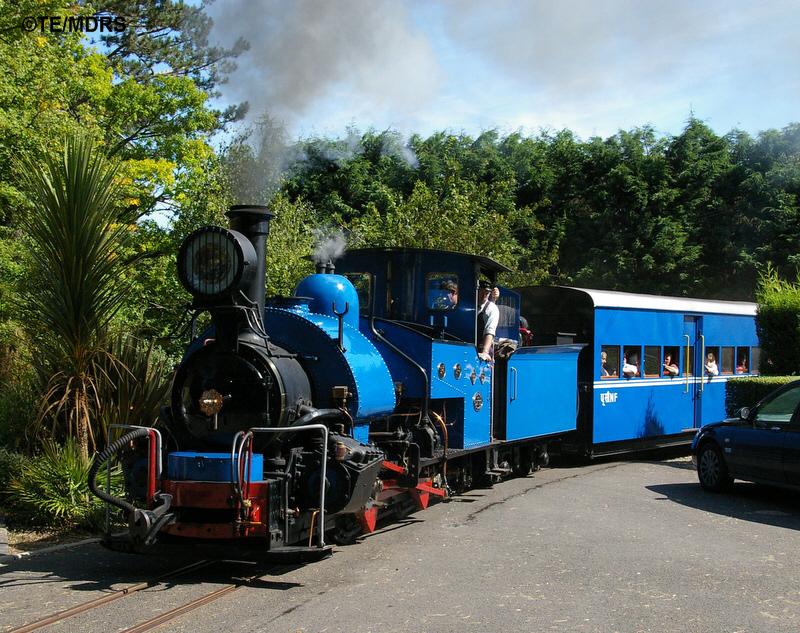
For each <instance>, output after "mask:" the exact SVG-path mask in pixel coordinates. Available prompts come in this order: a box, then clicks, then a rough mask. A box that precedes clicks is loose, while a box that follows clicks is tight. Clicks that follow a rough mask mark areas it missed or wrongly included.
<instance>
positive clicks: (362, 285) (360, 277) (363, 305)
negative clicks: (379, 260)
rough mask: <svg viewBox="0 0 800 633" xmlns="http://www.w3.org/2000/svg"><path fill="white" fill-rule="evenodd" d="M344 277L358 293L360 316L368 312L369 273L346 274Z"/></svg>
mask: <svg viewBox="0 0 800 633" xmlns="http://www.w3.org/2000/svg"><path fill="white" fill-rule="evenodd" d="M345 277H346V278H347V280H348V281H349V282H350V283H351V284H353V286H354V287H355V289H356V292H357V293H358V308H359V310H360V311H361V313H362V314H367V313H368V312H369V303H370V297H369V288H370V281H371V279H372V277H371V275H370V274H369V273H346V274H345Z"/></svg>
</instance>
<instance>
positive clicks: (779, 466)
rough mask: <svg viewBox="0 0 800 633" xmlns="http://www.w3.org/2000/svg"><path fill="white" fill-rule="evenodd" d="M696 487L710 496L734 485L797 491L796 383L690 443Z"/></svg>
mask: <svg viewBox="0 0 800 633" xmlns="http://www.w3.org/2000/svg"><path fill="white" fill-rule="evenodd" d="M692 462H693V463H694V466H695V468H696V469H697V476H698V478H699V479H700V485H701V486H702V487H703V488H704V489H706V490H710V491H712V492H721V491H724V490H726V489H728V488H729V487H730V485H731V483H733V480H734V479H745V480H747V481H755V482H761V483H769V484H775V485H778V486H783V487H787V488H794V489H798V490H800V380H796V381H794V382H791V383H789V384H787V385H784V386H783V387H781V388H779V389H776V390H775V391H773V392H772V393H771V394H770V395H768V396H767V397H766V398H764V399H763V400H762V401H761V402H759V403H758V404H757V405H756V406H755V407H753V408H752V409H750V408H747V407H745V408H743V409H742V410H741V411H740V412H739V417H738V418H731V419H728V420H723V421H721V422H714V423H713V424H706V425H705V426H703V427H702V428H701V429H700V431H699V432H698V433H697V436H696V437H695V439H694V441H693V442H692Z"/></svg>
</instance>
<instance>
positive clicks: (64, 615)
mask: <svg viewBox="0 0 800 633" xmlns="http://www.w3.org/2000/svg"><path fill="white" fill-rule="evenodd" d="M213 562H214V561H208V560H201V561H198V562H196V563H192V564H191V565H187V566H186V567H181V568H180V569H177V570H175V571H171V572H169V573H166V574H164V575H163V576H159V577H158V578H156V579H155V580H148V581H146V582H141V583H138V584H136V585H131V586H130V587H124V588H122V589H115V590H114V592H113V593H110V594H108V595H105V596H101V597H99V598H95V599H94V600H89V601H87V602H84V603H82V604H79V605H77V606H74V607H70V608H69V609H64V610H63V611H58V612H57V613H54V614H53V615H49V616H47V617H44V618H41V619H39V620H36V621H34V622H29V623H28V624H25V625H24V626H21V627H19V628H16V629H11V630H10V631H9V632H8V633H29V632H30V631H38V630H39V629H43V628H45V627H47V626H50V625H52V624H56V623H57V622H61V621H62V620H66V619H68V618H71V617H73V616H75V615H78V614H80V613H85V612H87V611H91V610H92V609H95V608H97V607H99V606H102V605H104V604H108V603H109V602H114V601H115V600H119V599H120V598H125V597H127V596H130V595H131V594H134V593H136V592H137V591H141V590H142V589H149V588H150V587H155V586H156V585H159V584H161V583H162V582H164V581H165V580H167V579H168V578H176V577H178V576H182V575H184V574H188V573H189V572H192V571H196V570H198V569H202V568H203V567H208V566H209V565H211V564H212V563H213Z"/></svg>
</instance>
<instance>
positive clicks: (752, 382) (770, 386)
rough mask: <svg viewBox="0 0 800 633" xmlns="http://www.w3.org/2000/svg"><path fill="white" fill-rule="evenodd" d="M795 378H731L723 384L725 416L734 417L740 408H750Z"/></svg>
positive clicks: (795, 378)
mask: <svg viewBox="0 0 800 633" xmlns="http://www.w3.org/2000/svg"><path fill="white" fill-rule="evenodd" d="M793 380H797V376H753V377H747V378H732V379H730V380H728V382H727V383H726V384H725V415H726V416H727V417H729V418H733V417H735V416H736V415H737V414H738V413H739V409H741V408H742V407H752V406H754V405H755V404H757V403H758V402H759V401H760V400H762V399H763V398H765V397H766V396H768V395H769V394H770V393H772V392H773V391H775V390H776V389H777V388H778V387H781V386H783V385H785V384H787V383H790V382H792V381H793Z"/></svg>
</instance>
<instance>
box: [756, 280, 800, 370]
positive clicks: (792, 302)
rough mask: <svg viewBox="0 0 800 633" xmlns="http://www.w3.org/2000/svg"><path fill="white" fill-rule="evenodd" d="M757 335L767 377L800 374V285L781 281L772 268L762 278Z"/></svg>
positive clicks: (759, 292)
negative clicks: (768, 375)
mask: <svg viewBox="0 0 800 633" xmlns="http://www.w3.org/2000/svg"><path fill="white" fill-rule="evenodd" d="M756 332H757V333H758V342H759V345H760V347H761V365H760V367H761V372H762V373H763V374H771V375H778V376H780V375H793V376H796V375H797V374H799V373H800V284H798V283H791V282H789V281H786V280H784V279H781V278H780V277H778V275H777V273H776V272H775V271H773V270H771V269H770V270H768V271H767V272H766V273H764V275H762V277H761V280H760V283H759V289H758V312H757V314H756Z"/></svg>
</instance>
